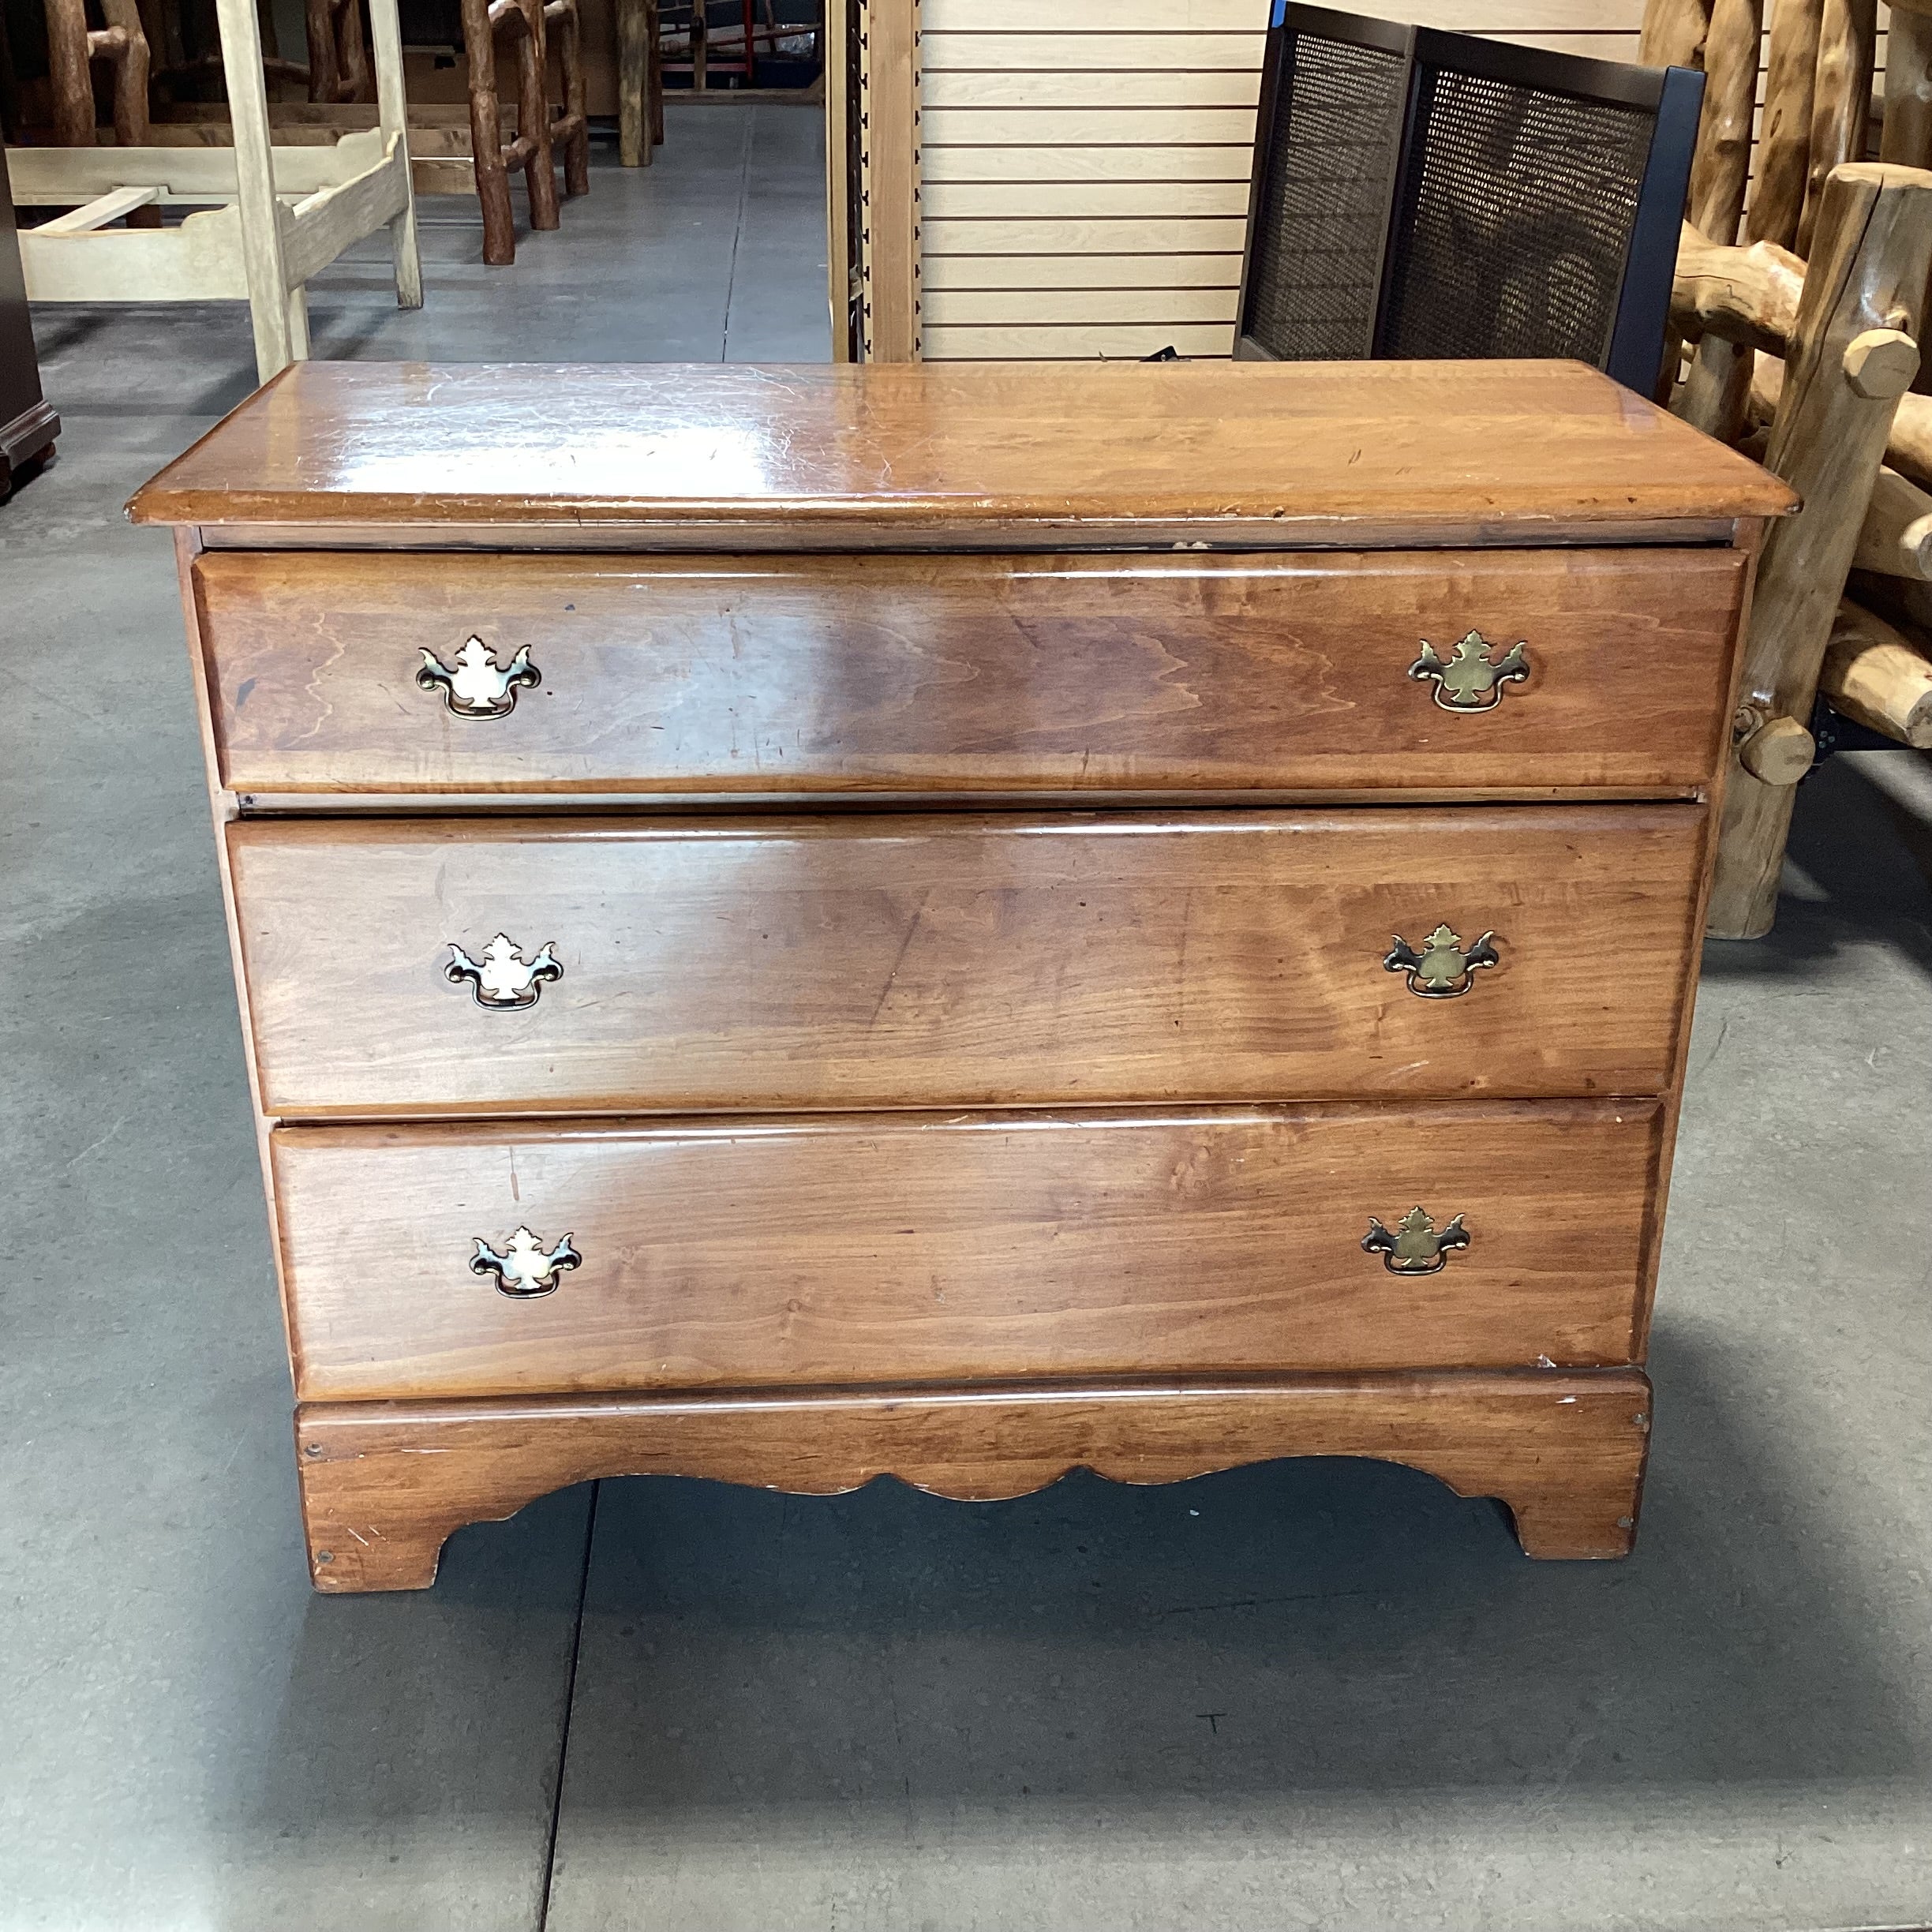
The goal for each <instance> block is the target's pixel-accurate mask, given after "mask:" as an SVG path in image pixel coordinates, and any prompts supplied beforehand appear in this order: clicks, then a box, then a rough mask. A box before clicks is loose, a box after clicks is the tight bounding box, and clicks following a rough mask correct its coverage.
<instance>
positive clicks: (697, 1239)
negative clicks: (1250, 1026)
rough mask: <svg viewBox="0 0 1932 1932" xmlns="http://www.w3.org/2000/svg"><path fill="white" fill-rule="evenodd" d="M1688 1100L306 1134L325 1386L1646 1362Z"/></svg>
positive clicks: (277, 1148)
mask: <svg viewBox="0 0 1932 1932" xmlns="http://www.w3.org/2000/svg"><path fill="white" fill-rule="evenodd" d="M1662 1111H1663V1110H1662V1106H1661V1103H1657V1102H1652V1101H1646V1102H1638V1103H1627V1104H1622V1105H1619V1104H1618V1103H1604V1102H1598V1103H1588V1102H1546V1103H1536V1104H1530V1103H1514V1104H1510V1103H1494V1102H1477V1103H1466V1104H1465V1105H1462V1106H1455V1107H1441V1106H1439V1107H1422V1108H1414V1109H1398V1108H1380V1107H1363V1106H1327V1107H1303V1108H1264V1109H1255V1110H1235V1109H1226V1108H1215V1109H1192V1110H1190V1109H1174V1110H1168V1111H1166V1112H1164V1113H1161V1114H1127V1113H1121V1114H1099V1115H1094V1114H1088V1115H1084V1116H1083V1115H1079V1114H1074V1115H1048V1114H1033V1115H1028V1116H1018V1117H1016V1116H1013V1115H1005V1116H1001V1115H979V1116H974V1115H971V1114H968V1115H953V1116H948V1117H936V1116H931V1115H920V1114H891V1115H856V1116H844V1117H837V1116H833V1117H826V1116H820V1117H818V1118H806V1119H793V1120H762V1121H736V1122H732V1123H729V1124H726V1123H722V1122H712V1123H706V1122H702V1121H675V1122H667V1123H664V1124H661V1125H636V1124H629V1123H627V1124H626V1125H624V1126H623V1127H621V1128H616V1127H613V1128H608V1129H600V1128H596V1127H590V1126H584V1125H577V1126H570V1125H560V1126H544V1127H535V1126H533V1127H529V1128H526V1129H522V1130H518V1129H513V1128H510V1127H507V1126H501V1125H498V1126H491V1125H469V1126H462V1127H457V1126H446V1127H432V1126H417V1127H392V1128H384V1127H380V1126H362V1127H354V1128H346V1127H338V1128H294V1129H282V1130H280V1131H279V1132H278V1133H276V1134H275V1136H273V1140H272V1144H273V1149H274V1154H273V1159H274V1164H275V1187H276V1196H277V1201H278V1207H279V1219H280V1223H281V1230H282V1241H283V1262H284V1267H285V1278H286V1281H287V1283H288V1287H289V1295H290V1325H291V1329H292V1333H293V1338H294V1355H295V1365H296V1376H297V1383H298V1392H299V1394H300V1395H301V1398H302V1399H304V1400H305V1401H323V1400H330V1399H338V1398H358V1397H373V1396H403V1395H486V1394H492V1393H495V1394H515V1393H520V1392H529V1391H540V1390H548V1391H553V1392H567V1391H575V1390H579V1389H648V1388H665V1389H669V1388H710V1387H754V1386H758V1385H761V1384H786V1385H822V1384H830V1383H892V1382H909V1381H919V1380H947V1379H957V1378H983V1379H989V1380H999V1379H1013V1378H1024V1377H1029V1376H1084V1375H1102V1374H1105V1375H1115V1374H1140V1373H1145V1374H1150V1375H1152V1374H1179V1373H1193V1372H1218V1371H1222V1370H1228V1371H1234V1370H1242V1371H1248V1370H1265V1369H1290V1368H1305V1369H1324V1370H1341V1369H1355V1368H1359V1369H1372V1368H1411V1367H1425V1366H1472V1367H1473V1366H1478V1365H1481V1366H1497V1365H1514V1366H1526V1365H1531V1364H1533V1363H1535V1362H1537V1361H1539V1360H1547V1361H1550V1362H1552V1363H1557V1364H1562V1365H1601V1364H1608V1363H1616V1362H1624V1361H1630V1360H1631V1359H1632V1358H1633V1357H1634V1353H1635V1350H1636V1338H1637V1335H1638V1324H1639V1314H1640V1310H1641V1309H1642V1305H1643V1303H1644V1301H1645V1298H1646V1294H1647V1285H1648V1281H1649V1261H1650V1248H1651V1244H1652V1242H1653V1240H1654V1229H1653V1221H1652V1217H1651V1215H1650V1213H1649V1205H1650V1202H1651V1200H1652V1196H1653V1189H1654V1186H1655V1183H1656V1178H1657V1161H1658V1149H1659V1144H1660V1136H1659V1127H1660V1123H1661V1115H1662ZM1418 1205H1419V1206H1421V1207H1422V1208H1423V1209H1424V1210H1425V1211H1426V1212H1427V1213H1428V1215H1430V1217H1431V1219H1432V1221H1433V1222H1434V1223H1435V1226H1436V1238H1437V1239H1440V1238H1441V1237H1442V1236H1443V1234H1447V1232H1448V1230H1450V1228H1451V1223H1452V1222H1453V1221H1454V1219H1455V1217H1456V1216H1458V1215H1459V1216H1461V1218H1462V1232H1463V1233H1466V1235H1467V1237H1468V1245H1466V1247H1462V1248H1456V1247H1454V1246H1453V1245H1452V1246H1451V1247H1449V1248H1448V1249H1445V1250H1443V1251H1442V1252H1439V1253H1438V1254H1437V1255H1436V1257H1435V1258H1436V1260H1438V1261H1440V1267H1437V1268H1436V1270H1435V1271H1432V1272H1427V1273H1422V1272H1417V1273H1396V1272H1392V1271H1391V1264H1392V1262H1393V1261H1394V1260H1396V1259H1400V1260H1402V1262H1403V1263H1404V1264H1405V1265H1406V1264H1409V1263H1410V1262H1411V1261H1412V1260H1413V1261H1417V1262H1422V1261H1426V1260H1428V1256H1427V1254H1426V1252H1407V1251H1405V1252H1403V1253H1402V1255H1401V1256H1399V1257H1397V1256H1390V1255H1388V1254H1386V1253H1383V1252H1372V1251H1368V1250H1365V1249H1364V1247H1363V1245H1362V1244H1363V1240H1364V1237H1365V1236H1367V1235H1368V1234H1370V1232H1371V1217H1374V1218H1375V1219H1376V1221H1377V1222H1380V1224H1381V1225H1382V1226H1384V1227H1385V1228H1387V1230H1390V1232H1391V1236H1394V1235H1395V1233H1396V1231H1397V1230H1398V1228H1399V1226H1400V1224H1401V1222H1402V1220H1403V1219H1404V1218H1405V1217H1406V1216H1407V1215H1409V1213H1410V1211H1411V1210H1412V1209H1413V1208H1415V1207H1417V1206H1418ZM519 1230H525V1232H523V1233H522V1234H519ZM565 1237H568V1248H567V1250H566V1249H564V1247H563V1244H564V1241H565ZM1453 1238H1454V1237H1451V1239H1452V1240H1453ZM1427 1246H1428V1237H1427V1235H1426V1234H1423V1233H1421V1231H1420V1230H1417V1231H1415V1233H1414V1234H1413V1235H1412V1237H1411V1238H1410V1249H1417V1250H1425V1249H1426V1248H1427ZM573 1255H574V1256H575V1261H574V1262H570V1261H569V1259H568V1258H569V1256H573ZM520 1257H527V1259H522V1258H520ZM499 1279H503V1280H504V1281H505V1282H507V1283H508V1284H509V1285H511V1286H521V1287H522V1288H525V1289H528V1290H544V1292H536V1293H530V1294H521V1295H516V1296H512V1295H511V1294H506V1293H504V1292H502V1291H501V1290H500V1288H499V1287H498V1286H497V1283H498V1280H499Z"/></svg>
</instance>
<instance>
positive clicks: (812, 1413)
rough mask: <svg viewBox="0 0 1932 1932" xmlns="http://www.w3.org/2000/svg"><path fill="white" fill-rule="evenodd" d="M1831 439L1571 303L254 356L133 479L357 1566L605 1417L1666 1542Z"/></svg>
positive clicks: (289, 1280) (797, 1455) (675, 1444)
mask: <svg viewBox="0 0 1932 1932" xmlns="http://www.w3.org/2000/svg"><path fill="white" fill-rule="evenodd" d="M1789 503H1790V499H1789V494H1788V492H1787V491H1785V490H1784V488H1783V487H1782V486H1781V485H1779V484H1777V482H1776V481H1773V479H1771V478H1769V477H1767V476H1765V474H1764V473H1763V472H1762V471H1761V470H1758V469H1757V468H1755V467H1754V466H1752V465H1751V464H1750V463H1748V462H1745V461H1744V460H1743V459H1742V458H1741V457H1739V456H1736V455H1733V454H1732V453H1731V452H1730V451H1726V450H1724V449H1722V448H1720V447H1718V446H1717V445H1716V444H1713V443H1710V442H1709V441H1707V440H1705V439H1704V438H1702V437H1701V436H1698V435H1697V434H1696V433H1695V432H1693V431H1691V430H1690V429H1687V427H1686V426H1685V425H1683V424H1681V423H1679V422H1678V421H1675V420H1674V419H1672V417H1668V416H1666V415H1664V414H1662V413H1661V412H1660V411H1658V410H1656V409H1654V408H1653V407H1652V406H1651V405H1649V403H1647V402H1640V401H1638V400H1636V399H1633V398H1632V397H1631V395H1629V394H1628V392H1627V391H1623V390H1622V389H1619V388H1617V387H1616V385H1614V384H1612V383H1610V382H1609V381H1608V380H1606V379H1605V378H1604V377H1603V376H1601V375H1598V374H1597V373H1593V372H1592V371H1589V370H1588V369H1583V368H1582V367H1581V366H1579V365H1575V364H1561V363H1517V364H1507V363H1472V364H1457V365H1452V364H1436V363H1429V364H1386V365H1326V366H1313V365H1241V364H1220V365H1215V364H1210V363H1200V364H1192V365H1189V364H1178V365H1167V366H1164V367H1161V368H1148V367H1143V366H1140V365H1103V366H1100V367H1098V368H1093V369H1084V368H1083V369H1071V368H1058V367H1052V366H1039V365H1032V366H1028V365H1006V366H1002V365H982V366H945V365H937V366H918V365H909V366H908V365H898V366H894V365H876V366H871V367H851V366H847V367H844V368H796V369H728V368H719V367H716V366H707V367H704V368H696V369H684V368H669V367H665V368H641V369H623V368H608V367H606V368H595V369H590V368H586V369H567V370H562V371H559V370H552V369H515V368H490V367H469V368H462V367H451V368H441V369H432V368H424V367H420V366H416V365H406V364H402V365H381V364H360V365H358V364H320V363H318V364H310V365H305V366H303V367H301V368H299V369H294V370H292V371H290V373H288V374H287V375H286V376H283V377H281V378H279V379H278V380H276V381H275V382H274V383H272V384H270V385H269V386H268V388H266V389H264V391H261V392H260V394H258V395H256V396H255V397H253V399H251V400H250V401H249V402H247V403H245V405H244V406H242V407H241V409H240V410H238V411H237V412H236V413H235V414H234V415H233V416H231V417H230V418H229V419H228V420H227V422H226V423H224V424H223V425H221V426H220V427H219V428H218V429H216V430H215V432H213V434H212V435H211V436H208V437H206V438H204V440H202V441H201V442H200V444H197V446H196V447H195V448H194V449H193V450H192V451H189V454H188V455H185V456H184V457H183V458H182V459H180V460H179V461H178V462H176V463H174V465H172V466H170V468H169V469H168V470H166V471H165V472H164V473H163V474H162V475H161V476H160V477H158V478H156V479H155V481H154V482H152V484H150V485H148V487H147V488H146V489H144V490H143V491H142V492H141V493H140V496H138V497H137V500H136V502H135V504H134V506H133V511H134V514H135V515H136V516H137V519H140V520H141V521H144V522H167V523H173V524H175V525H177V526H179V544H180V555H181V560H182V583H183V587H184V591H185V597H186V602H187V610H188V620H189V633H190V637H191V640H192V644H193V662H194V666H195V672H196V677H197V684H198V687H199V689H200V695H201V701H202V715H203V718H204V727H205V734H206V743H207V749H208V760H209V773H210V784H211V787H212V796H213V799H214V803H215V816H216V820H217V824H218V829H219V841H220V848H221V859H222V867H223V880H224V885H225V889H226V892H227V897H228V904H229V908H230V919H231V923H232V929H233V934H234V946H235V960H236V965H237V970H238V983H239V986H240V989H241V1001H242V1007H243V1012H244V1015H245V1025H246V1028H247V1033H248V1039H249V1048H250V1051H249V1065H250V1073H251V1078H252V1080H253V1088H254V1092H255V1095H256V1105H257V1110H258V1114H259V1117H260V1131H261V1144H262V1153H263V1159H264V1170H265V1172H266V1174H267V1177H268V1188H269V1195H270V1200H271V1213H272V1215H273V1217H274V1220H275V1230H276V1240H277V1253H278V1257H279V1267H280V1270H281V1275H282V1285H283V1297H284V1306H285V1309H286V1315H287V1319H288V1325H289V1335H290V1351H291V1357H292V1360H293V1363H294V1376H295V1387H296V1397H297V1400H298V1411H297V1423H296V1432H297V1440H298V1464H299V1467H300V1470H301V1484H302V1492H303V1498H304V1507H305V1512H306V1521H307V1527H308V1534H309V1547H310V1552H311V1556H312V1559H313V1575H314V1577H315V1579H316V1583H317V1586H319V1587H320V1588H322V1589H330V1590H355V1589H390V1588H406V1587H414V1586H422V1585H425V1584H427V1583H428V1582H430V1581H431V1579H432V1577H433V1575H434V1573H435V1569H436V1557H437V1552H438V1550H439V1548H440V1545H441V1544H442V1542H443V1540H444V1537H446V1536H447V1534H448V1533H449V1532H450V1531H451V1529H454V1528H455V1527H456V1526H458V1525H459V1524H461V1523H464V1522H470V1521H473V1520H475V1519H477V1518H485V1517H500V1516H502V1515H506V1514H507V1513H509V1512H511V1511H514V1510H515V1509H517V1508H519V1507H521V1506H522V1504H523V1503H526V1502H527V1501H529V1500H530V1499H531V1498H532V1497H534V1496H537V1495H540V1494H541V1493H542V1492H544V1491H545V1490H546V1489H549V1488H553V1487H555V1486H557V1485H561V1484H566V1483H571V1482H576V1481H582V1480H583V1479H585V1478H587V1477H594V1476H599V1475H605V1474H616V1473H626V1472H631V1473H646V1472H652V1471H659V1472H681V1473H687V1474H699V1475H707V1476H714V1477H725V1478H728V1479H731V1480H733V1481H747V1482H758V1483H765V1484H769V1485H773V1486H776V1487H779V1488H788V1489H794V1490H799V1491H807V1492H812V1491H819V1492H822V1491H829V1490H836V1489H841V1488H848V1487H851V1486H852V1485H856V1484H859V1483H862V1482H864V1481H867V1480H869V1479H870V1478H871V1477H874V1476H875V1475H877V1474H879V1473H882V1472H891V1473H895V1474H897V1475H899V1476H900V1477H904V1479H906V1480H907V1481H911V1482H913V1483H915V1484H918V1485H922V1486H923V1487H925V1488H930V1489H933V1490H936V1491H938V1492H941V1493H943V1494H945V1495H948V1496H975V1497H984V1496H1010V1495H1014V1494H1017V1493H1019V1492H1022V1491H1024V1490H1028V1489H1031V1488H1036V1487H1038V1486H1039V1485H1041V1484H1043V1483H1047V1482H1050V1481H1053V1480H1054V1478H1055V1477H1058V1476H1059V1475H1060V1474H1061V1473H1063V1472H1065V1470H1068V1469H1069V1468H1071V1467H1073V1466H1078V1465H1084V1466H1090V1467H1091V1468H1094V1469H1096V1470H1100V1471H1101V1472H1102V1473H1105V1474H1106V1475H1109V1476H1113V1477H1118V1478H1120V1479H1121V1480H1123V1481H1136V1482H1155V1481H1169V1480H1172V1479H1174V1478H1176V1477H1183V1476H1187V1475H1192V1474H1196V1473H1200V1472H1202V1471H1204V1470H1212V1469H1217V1468H1222V1467H1225V1466H1228V1465H1230V1464H1233V1463H1237V1462H1245V1461H1251V1460H1254V1459H1256V1458H1264V1457H1271V1456H1279V1455H1371V1456H1379V1457H1383V1458H1388V1459H1392V1460H1395V1461H1398V1462H1409V1463H1412V1464H1413V1465H1414V1466H1417V1467H1418V1468H1421V1469H1425V1470H1430V1471H1432V1473H1435V1474H1436V1475H1437V1476H1439V1477H1441V1478H1442V1479H1443V1481H1446V1482H1447V1483H1449V1484H1451V1485H1453V1486H1454V1487H1455V1488H1457V1489H1458V1490H1459V1491H1462V1492H1465V1493H1469V1494H1486V1495H1492V1496H1500V1497H1501V1498H1502V1499H1503V1500H1504V1501H1505V1502H1506V1503H1507V1504H1508V1505H1509V1507H1510V1508H1511V1510H1512V1511H1514V1513H1515V1522H1516V1525H1517V1528H1518V1533H1519V1534H1520V1536H1521V1537H1522V1542H1523V1544H1524V1547H1525V1548H1526V1549H1528V1550H1529V1552H1531V1553H1532V1554H1533V1555H1537V1556H1616V1555H1619V1554H1621V1553H1623V1552H1624V1551H1626V1550H1627V1548H1629V1546H1630V1542H1631V1535H1632V1533H1633V1531H1634V1526H1635V1522H1636V1518H1637V1514H1638V1495H1639V1490H1640V1488H1641V1484H1642V1473H1643V1467H1644V1460H1645V1453H1646V1444H1647V1443H1648V1440H1649V1410H1650V1391H1649V1383H1648V1381H1647V1380H1646V1377H1645V1375H1644V1373H1643V1369H1642V1362H1643V1359H1644V1354H1645V1347H1646V1335H1647V1331H1648V1327H1649V1309H1650V1301H1651V1294H1652V1286H1653V1281H1654V1279H1655V1274H1656V1268H1657V1252H1658V1244H1659V1240H1660V1237H1661V1228H1662V1216H1663V1205H1664V1189H1665V1181H1666V1177H1667V1175H1668V1166H1669V1160H1670V1151H1671V1143H1672V1132H1673V1129H1674V1125H1675V1121H1676V1110H1677V1102H1678V1095H1679V1090H1680V1088H1681V1084H1682V1080H1683V1057H1684V1052H1685V1048H1686V1043H1687V1038H1688V1022H1689V1016H1690V994H1691V990H1692V987H1693V985H1694V979H1695V975H1696V970H1697V945H1696V939H1697V934H1698V930H1699V926H1700V923H1701V919H1702V905H1703V896H1704V891H1705V880H1706V878H1707V877H1708V863H1709V850H1710V844H1711V831H1712V813H1713V803H1714V799H1713V792H1714V788H1715V786H1716V784H1717V781H1718V778H1719V775H1720V773H1721V771H1722V769H1723V763H1724V749H1725V745H1726V742H1727V721H1728V716H1729V693H1730V687H1731V679H1732V662H1733V657H1734V650H1735V637H1736V631H1737V626H1738V621H1739V611H1740V609H1741V608H1742V606H1743V600H1744V598H1745V595H1746V593H1747V586H1748V581H1749V578H1750V568H1751V561H1752V556H1753V553H1754V547H1755V545H1756V544H1757V542H1758V538H1759V535H1760V534H1761V531H1762V524H1763V520H1764V519H1766V518H1769V517H1774V516H1777V515H1781V514H1782V513H1783V512H1784V511H1786V510H1787V509H1788V507H1789ZM1424 640H1427V642H1426V643H1425V642H1424ZM861 808H864V809H861ZM1391 934H1393V935H1395V937H1394V938H1393V939H1391Z"/></svg>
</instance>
